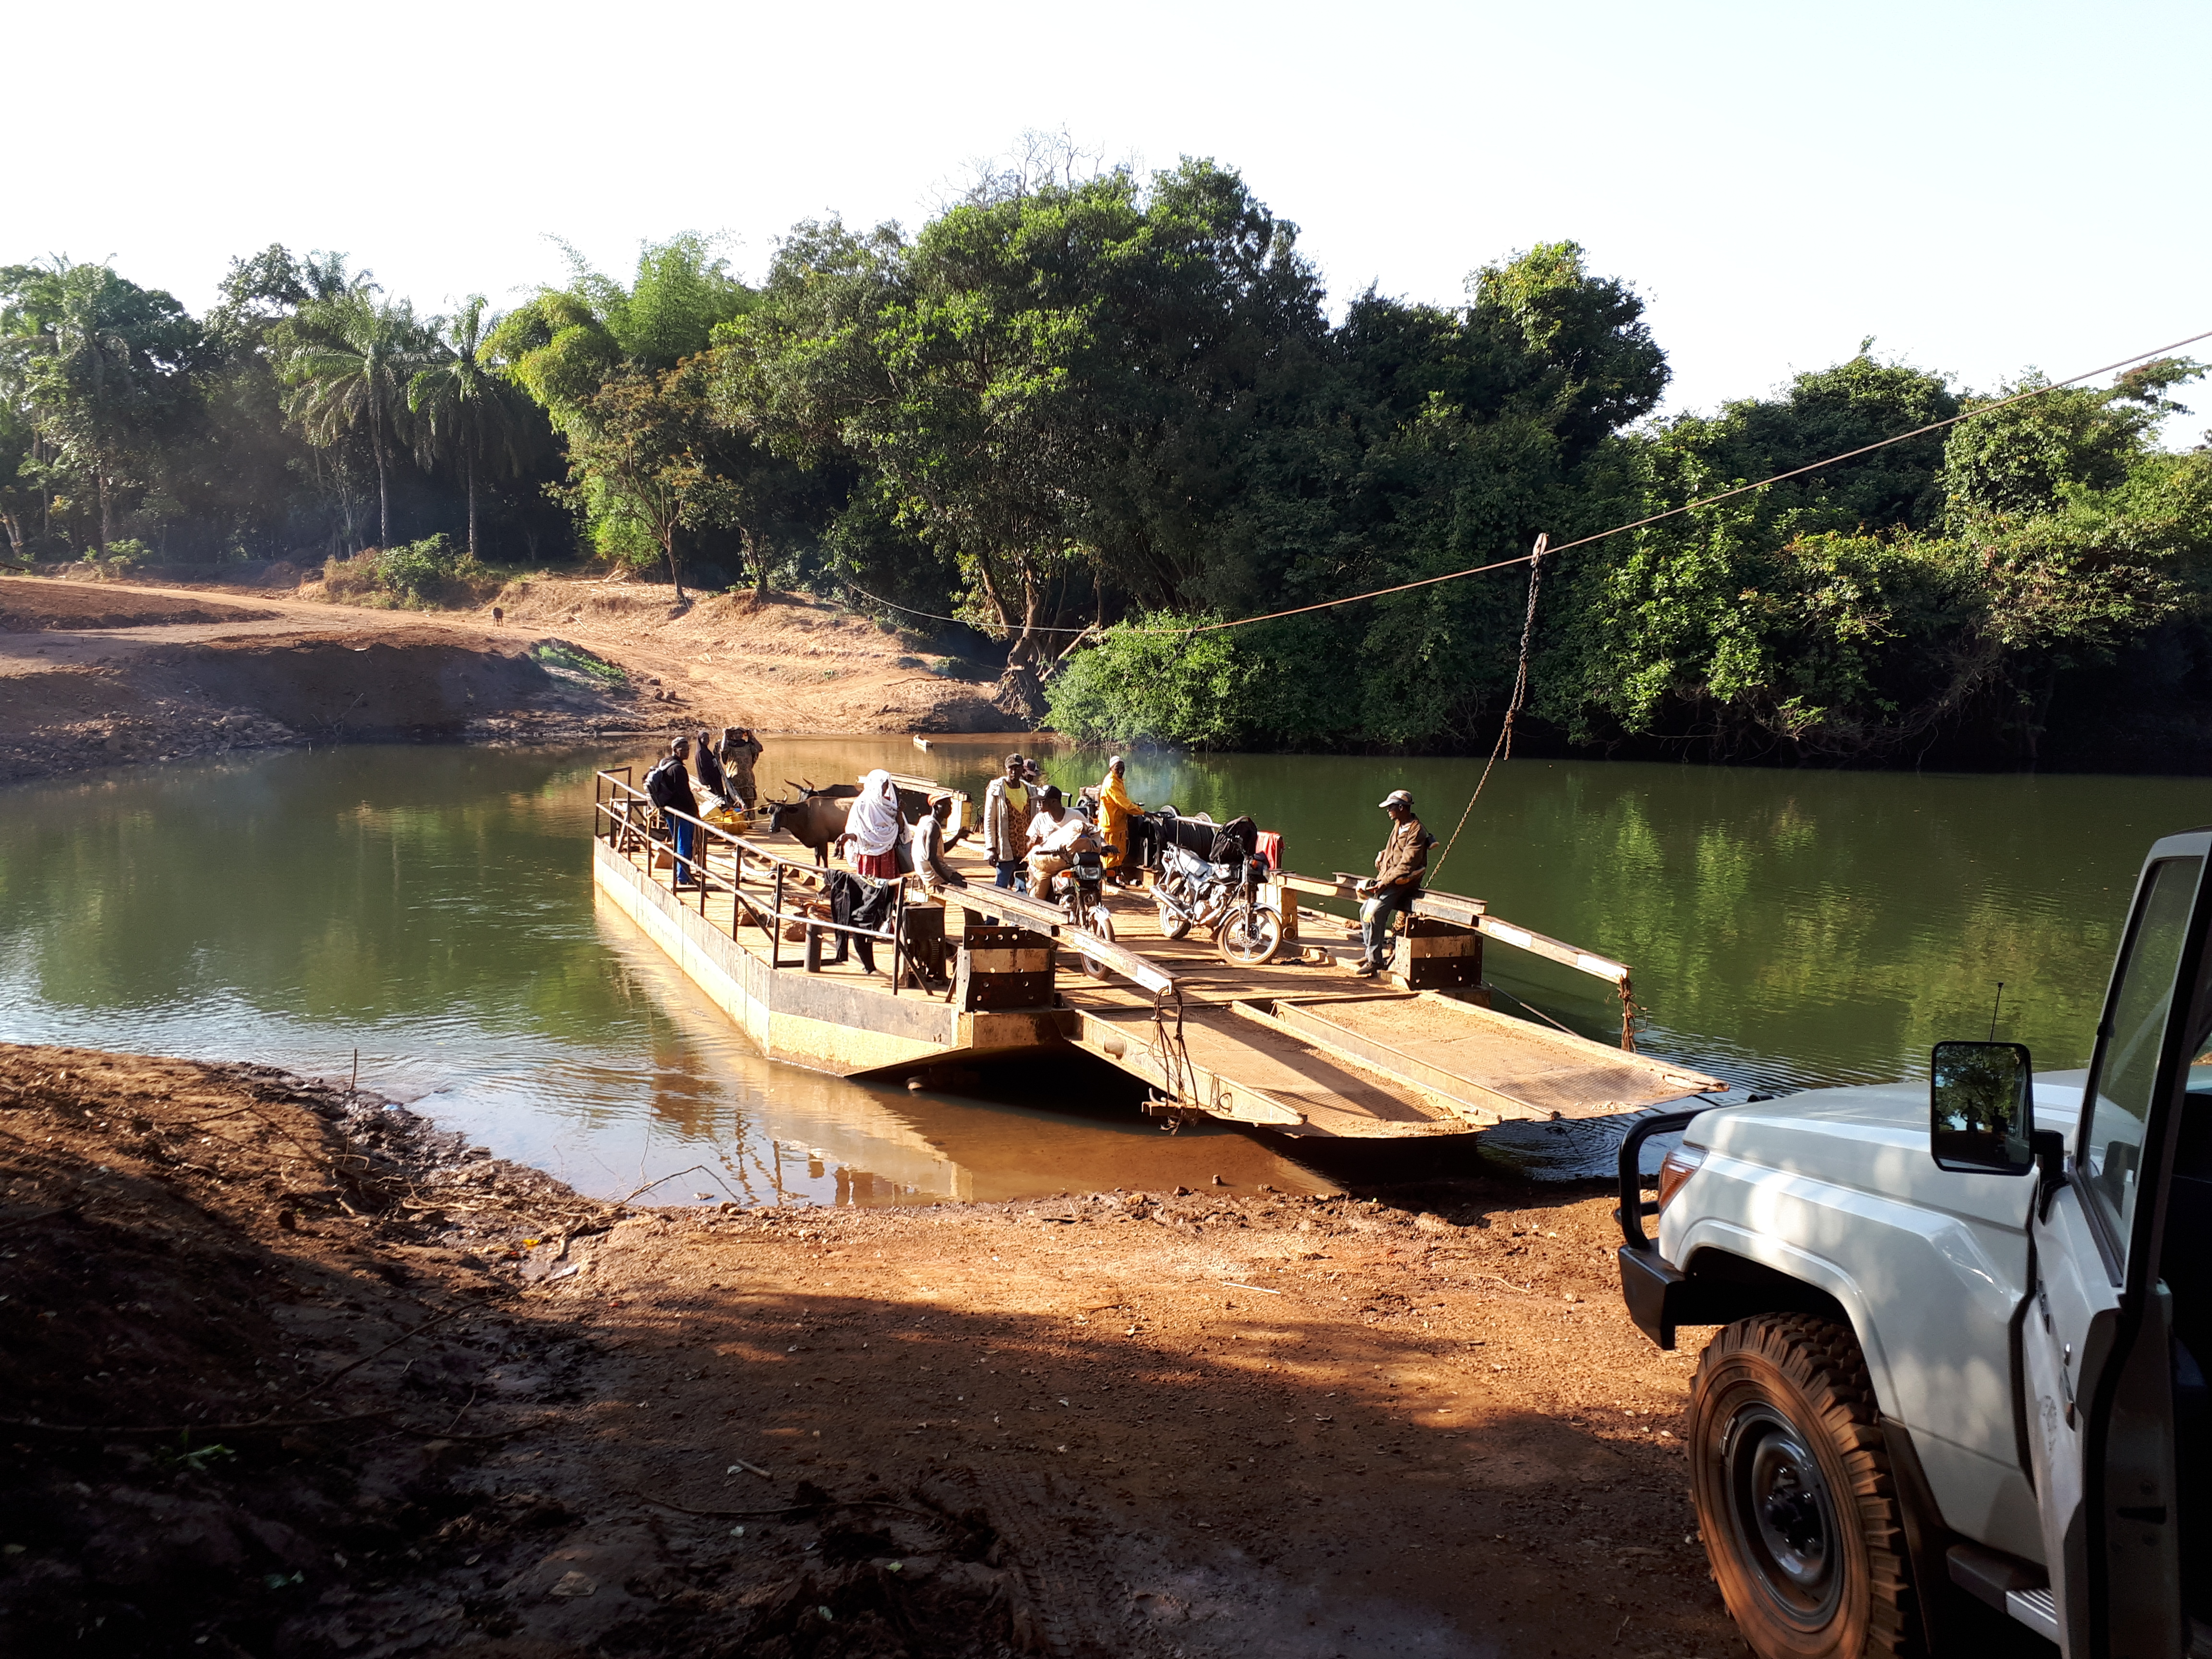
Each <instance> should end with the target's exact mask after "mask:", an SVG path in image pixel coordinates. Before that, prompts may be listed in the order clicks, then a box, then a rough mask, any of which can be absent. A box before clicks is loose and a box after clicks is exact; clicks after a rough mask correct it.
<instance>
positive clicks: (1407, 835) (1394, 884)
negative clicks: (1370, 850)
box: [1352, 789, 1437, 979]
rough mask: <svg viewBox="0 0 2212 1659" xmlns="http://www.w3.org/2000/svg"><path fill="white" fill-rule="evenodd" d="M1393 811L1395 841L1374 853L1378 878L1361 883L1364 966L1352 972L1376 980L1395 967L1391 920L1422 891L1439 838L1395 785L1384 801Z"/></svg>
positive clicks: (1392, 826)
mask: <svg viewBox="0 0 2212 1659" xmlns="http://www.w3.org/2000/svg"><path fill="white" fill-rule="evenodd" d="M1379 805H1381V806H1382V808H1383V811H1386V812H1388V813H1389V815H1390V839H1389V840H1388V841H1386V842H1383V850H1382V851H1381V852H1379V853H1377V854H1376V855H1375V879H1374V880H1372V881H1363V882H1361V883H1360V884H1359V892H1360V896H1361V897H1362V898H1363V899H1364V900H1365V902H1364V903H1363V904H1362V905H1361V906H1360V907H1359V942H1360V945H1361V951H1360V957H1359V966H1358V967H1357V968H1355V969H1352V972H1353V973H1354V974H1356V975H1358V976H1359V977H1360V978H1361V979H1372V978H1373V977H1374V976H1375V975H1376V974H1379V973H1380V972H1382V971H1383V969H1385V968H1387V967H1389V965H1390V921H1391V918H1392V917H1393V916H1395V915H1396V914H1397V913H1398V912H1399V911H1401V910H1404V909H1407V908H1411V907H1412V905H1413V900H1414V897H1415V896H1417V895H1418V894H1419V892H1420V890H1421V873H1422V872H1424V871H1425V870H1426V869H1427V868H1428V867H1429V848H1431V847H1433V846H1435V845H1436V841H1437V838H1436V837H1435V836H1432V835H1431V834H1430V833H1429V832H1428V831H1427V830H1425V829H1422V828H1421V821H1420V819H1419V818H1417V817H1414V816H1413V796H1412V795H1411V794H1410V793H1407V791H1405V790H1403V789H1393V790H1392V791H1391V792H1390V793H1389V794H1387V795H1385V796H1383V799H1382V800H1381V802H1380V803H1379Z"/></svg>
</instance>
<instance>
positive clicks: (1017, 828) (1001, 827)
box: [983, 755, 1030, 893]
mask: <svg viewBox="0 0 2212 1659" xmlns="http://www.w3.org/2000/svg"><path fill="white" fill-rule="evenodd" d="M1029 839H1030V802H1029V790H1028V787H1027V783H1026V781H1025V776H1024V767H1023V763H1022V757H1020V756H1019V755H1009V756H1007V757H1006V771H1005V772H1004V774H1002V775H1000V776H998V777H995V778H993V779H992V780H991V787H989V788H988V789H986V790H985V791H984V792H983V856H984V857H985V858H986V859H988V860H990V862H991V867H992V868H993V869H994V870H996V871H997V872H999V878H998V880H997V881H996V882H995V883H994V886H999V887H1004V888H1008V889H1011V890H1014V891H1017V892H1023V893H1026V892H1027V891H1029V889H1028V888H1027V887H1026V886H1024V884H1023V882H1022V878H1021V867H1022V860H1023V858H1024V856H1025V855H1026V854H1028V852H1029Z"/></svg>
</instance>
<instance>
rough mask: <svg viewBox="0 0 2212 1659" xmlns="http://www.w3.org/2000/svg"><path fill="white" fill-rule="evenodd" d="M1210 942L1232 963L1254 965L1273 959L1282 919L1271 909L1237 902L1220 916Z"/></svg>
mask: <svg viewBox="0 0 2212 1659" xmlns="http://www.w3.org/2000/svg"><path fill="white" fill-rule="evenodd" d="M1213 942H1214V944H1215V945H1217V946H1218V947H1219V949H1220V951H1221V959H1222V960H1223V961H1224V962H1225V963H1230V964H1231V966H1233V967H1243V968H1256V967H1258V966H1259V965H1260V964H1261V963H1263V962H1272V961H1273V960H1274V956H1275V952H1276V951H1278V950H1279V949H1280V948H1281V947H1282V943H1283V919H1282V918H1281V917H1280V916H1279V915H1276V914H1275V913H1274V912H1273V910H1259V909H1255V908H1253V907H1252V906H1250V905H1249V904H1240V905H1238V906H1237V908H1235V909H1233V910H1231V912H1230V913H1229V914H1228V915H1226V916H1225V917H1223V918H1222V920H1221V926H1220V927H1219V928H1218V930H1216V932H1215V933H1214V941H1213Z"/></svg>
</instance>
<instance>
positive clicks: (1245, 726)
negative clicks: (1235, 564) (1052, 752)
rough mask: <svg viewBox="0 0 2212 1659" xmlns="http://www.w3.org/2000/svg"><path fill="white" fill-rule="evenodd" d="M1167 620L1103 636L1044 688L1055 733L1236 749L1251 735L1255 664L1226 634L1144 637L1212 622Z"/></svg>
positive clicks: (1143, 621) (1089, 739)
mask: <svg viewBox="0 0 2212 1659" xmlns="http://www.w3.org/2000/svg"><path fill="white" fill-rule="evenodd" d="M1210 620H1212V618H1209V617H1176V616H1170V615H1166V614H1158V615H1153V616H1147V617H1141V618H1139V621H1138V622H1137V623H1136V624H1135V625H1134V627H1132V626H1130V625H1127V624H1121V625H1117V626H1115V627H1113V628H1109V629H1107V630H1106V632H1105V634H1104V635H1102V636H1101V638H1100V639H1099V641H1098V643H1097V645H1095V646H1092V647H1090V648H1089V649H1088V650H1085V651H1080V652H1078V653H1076V655H1075V656H1074V657H1073V658H1072V659H1070V660H1069V661H1068V663H1067V665H1066V666H1065V667H1063V668H1062V669H1061V670H1060V672H1059V673H1057V674H1055V675H1054V677H1053V678H1052V679H1051V681H1050V682H1049V683H1048V684H1047V686H1046V688H1045V700H1046V703H1047V706H1048V708H1049V711H1050V719H1051V721H1052V726H1053V729H1054V730H1055V731H1057V732H1063V733H1065V734H1066V736H1068V737H1071V738H1075V739H1076V740H1077V741H1079V742H1081V743H1121V744H1128V743H1139V742H1152V743H1167V744H1182V745H1184V746H1187V747H1189V748H1193V749H1228V748H1234V747H1235V746H1237V744H1238V743H1239V742H1240V741H1243V740H1244V739H1245V738H1247V737H1248V735H1249V731H1250V726H1251V719H1250V716H1251V710H1250V708H1249V702H1250V698H1249V693H1250V690H1251V689H1252V682H1253V678H1254V676H1255V664H1254V663H1253V662H1252V661H1251V660H1249V654H1248V653H1244V652H1243V651H1242V650H1240V648H1239V646H1238V642H1237V641H1236V640H1235V639H1234V638H1233V637H1232V636H1231V635H1227V634H1177V633H1139V632H1138V631H1136V629H1180V628H1188V627H1191V626H1194V625H1195V624H1197V623H1202V622H1206V621H1210Z"/></svg>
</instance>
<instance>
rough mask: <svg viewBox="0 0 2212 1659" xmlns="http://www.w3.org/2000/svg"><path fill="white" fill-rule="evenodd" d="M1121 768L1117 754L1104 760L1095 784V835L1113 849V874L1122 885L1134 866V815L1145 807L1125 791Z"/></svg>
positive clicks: (1127, 788)
mask: <svg viewBox="0 0 2212 1659" xmlns="http://www.w3.org/2000/svg"><path fill="white" fill-rule="evenodd" d="M1122 772H1123V768H1122V764H1121V757H1120V756H1119V755H1116V756H1115V757H1114V758H1113V759H1111V760H1109V761H1108V762H1107V763H1106V776H1105V778H1104V780H1103V781H1101V782H1100V784H1099V786H1098V839H1099V840H1100V841H1101V842H1103V843H1104V844H1105V845H1107V846H1109V847H1111V848H1115V852H1114V854H1113V858H1114V867H1113V872H1112V873H1113V877H1114V879H1115V881H1116V882H1119V883H1121V884H1123V885H1125V886H1126V885H1127V880H1128V876H1129V873H1130V872H1131V871H1132V870H1133V869H1134V868H1135V867H1136V861H1137V857H1136V848H1135V846H1134V845H1133V842H1132V836H1133V831H1134V829H1135V827H1136V817H1137V814H1138V813H1139V812H1141V811H1144V810H1145V808H1144V803H1143V802H1141V801H1139V800H1137V799H1134V798H1133V796H1131V794H1130V793H1129V786H1128V784H1127V782H1126V781H1124V779H1123V776H1122Z"/></svg>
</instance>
